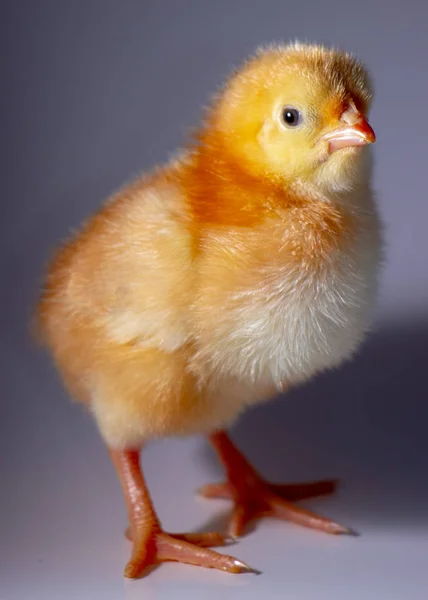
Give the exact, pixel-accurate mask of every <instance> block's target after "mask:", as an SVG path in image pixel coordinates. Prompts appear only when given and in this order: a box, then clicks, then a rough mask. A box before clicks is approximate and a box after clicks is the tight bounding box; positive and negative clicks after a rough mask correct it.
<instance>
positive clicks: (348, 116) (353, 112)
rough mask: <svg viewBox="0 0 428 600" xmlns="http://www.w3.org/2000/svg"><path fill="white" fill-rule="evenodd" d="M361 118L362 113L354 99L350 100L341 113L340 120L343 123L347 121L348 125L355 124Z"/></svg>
mask: <svg viewBox="0 0 428 600" xmlns="http://www.w3.org/2000/svg"><path fill="white" fill-rule="evenodd" d="M360 118H361V114H360V113H359V112H358V110H357V107H356V106H355V104H354V101H353V100H350V101H349V103H348V105H347V107H346V108H345V110H344V111H343V113H342V114H341V115H340V121H341V122H342V123H346V124H347V125H353V124H354V123H356V122H357V121H358V119H360Z"/></svg>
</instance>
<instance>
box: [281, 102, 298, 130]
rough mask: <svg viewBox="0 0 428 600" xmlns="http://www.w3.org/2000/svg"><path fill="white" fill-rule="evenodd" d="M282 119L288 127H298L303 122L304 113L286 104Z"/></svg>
mask: <svg viewBox="0 0 428 600" xmlns="http://www.w3.org/2000/svg"><path fill="white" fill-rule="evenodd" d="M281 119H282V122H283V124H284V125H286V127H296V126H297V125H300V123H301V122H302V113H301V112H300V111H299V110H297V108H293V107H292V106H284V108H283V109H282V113H281Z"/></svg>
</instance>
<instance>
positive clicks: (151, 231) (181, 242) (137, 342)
mask: <svg viewBox="0 0 428 600" xmlns="http://www.w3.org/2000/svg"><path fill="white" fill-rule="evenodd" d="M370 98H371V87H370V83H369V80H368V77H367V74H366V72H365V70H364V69H363V67H362V65H361V64H360V63H359V62H358V60H357V59H356V58H354V57H353V56H351V55H349V54H346V53H343V52H338V51H336V50H330V49H326V48H324V47H321V46H311V45H301V44H293V45H289V46H275V47H270V48H267V49H264V50H262V51H259V52H258V53H257V54H256V55H255V56H254V57H252V58H251V59H250V60H249V61H248V62H247V63H246V64H244V65H243V67H242V68H241V69H240V70H238V71H237V72H236V73H234V74H233V75H232V76H231V77H230V78H229V80H228V81H227V83H226V85H225V86H224V89H223V91H222V92H221V93H220V94H218V95H217V97H216V98H215V100H214V101H213V103H212V105H211V107H210V108H209V110H208V112H207V115H206V119H205V121H204V123H203V125H202V126H201V128H200V130H199V131H198V133H197V135H196V136H195V140H194V141H193V142H192V144H191V145H189V147H188V149H187V150H186V152H184V153H183V154H182V155H180V157H179V158H177V159H175V160H174V161H172V162H171V163H170V164H167V165H166V166H163V167H161V168H159V169H156V170H155V171H153V172H151V173H149V174H147V175H145V176H143V177H141V178H139V179H137V180H136V181H134V182H133V183H132V184H131V185H128V186H126V187H124V189H122V191H120V192H119V193H118V194H116V195H115V196H114V197H113V198H111V199H110V200H109V202H108V203H107V204H106V205H105V206H104V207H103V208H102V209H101V210H100V212H98V214H96V215H95V216H94V217H93V218H91V219H90V220H89V221H88V222H87V223H86V225H85V226H84V227H83V228H82V230H81V231H80V233H78V234H77V235H76V236H75V237H74V238H73V239H72V240H71V241H69V243H67V244H65V246H63V247H62V248H61V249H60V250H59V252H58V253H57V255H56V257H55V258H54V260H53V262H52V264H51V266H50V269H49V272H48V277H47V283H46V287H45V291H44V293H43V296H42V298H41V301H40V305H39V311H38V323H39V328H40V331H41V333H42V336H43V339H44V341H45V343H46V344H47V346H48V347H49V348H50V350H51V352H52V355H53V357H54V360H55V362H56V365H57V367H58V369H59V371H60V373H61V374H62V376H63V379H64V382H65V384H66V386H67V388H68V389H69V391H70V393H71V394H72V396H74V398H75V399H77V400H79V401H80V402H82V403H83V404H85V405H86V406H87V407H89V409H90V410H91V412H92V414H93V416H94V418H95V420H96V422H97V424H98V427H99V430H100V432H101V435H102V437H103V439H104V441H105V443H106V445H107V447H108V450H109V453H110V456H111V459H112V461H113V464H114V466H115V469H116V471H117V475H118V477H119V480H120V483H121V486H122V489H123V493H124V497H125V501H126V506H127V511H128V518H129V525H130V527H129V529H128V535H129V537H130V538H131V540H132V544H133V550H132V555H131V558H130V561H129V562H128V565H127V567H126V570H125V575H126V576H127V577H137V576H139V575H140V574H141V573H142V572H143V571H144V569H146V568H147V567H148V566H150V565H152V564H154V563H156V562H159V561H164V560H175V561H181V562H186V563H192V564H195V565H203V566H206V567H214V568H217V569H222V570H225V571H229V572H235V573H236V572H245V571H251V569H250V567H248V566H247V565H245V564H244V563H242V562H241V561H238V560H236V559H235V558H233V557H231V556H227V555H223V554H219V553H216V552H214V551H213V550H211V549H209V548H208V546H211V545H221V544H223V543H225V542H226V541H227V539H226V538H225V537H223V536H221V535H220V534H217V533H204V534H196V533H194V534H191V533H188V534H179V535H178V534H170V533H166V532H164V531H163V529H162V526H161V523H160V520H159V518H158V516H157V514H156V512H155V509H154V507H153V504H152V501H151V499H150V495H149V492H148V489H147V487H146V484H145V481H144V477H143V475H142V471H141V468H140V463H139V453H140V450H141V448H142V447H143V446H144V445H145V444H147V443H148V442H149V441H150V440H152V439H154V438H159V437H163V436H189V435H193V434H204V435H206V436H208V437H209V439H210V441H211V442H212V444H213V446H214V447H215V449H216V450H217V452H218V454H219V457H220V459H221V461H222V463H223V464H224V466H225V470H226V474H227V480H226V481H225V482H224V483H219V484H210V485H207V486H205V487H204V488H203V490H202V493H203V494H204V495H205V496H207V497H226V498H230V499H232V501H233V502H234V510H233V514H232V518H231V523H230V530H229V532H230V534H231V535H233V536H239V535H240V534H241V533H242V532H243V529H244V527H245V525H246V523H247V522H248V521H249V520H250V519H254V518H256V517H258V516H261V515H266V514H269V515H273V516H276V517H278V518H280V519H289V520H291V521H294V522H296V523H300V524H301V525H305V526H307V527H312V528H315V529H320V530H323V531H325V532H328V533H333V534H338V533H349V532H350V530H348V529H347V528H345V527H344V526H342V525H339V524H338V523H335V522H333V521H331V520H329V519H326V518H324V517H319V516H317V515H315V514H313V513H311V512H309V511H307V510H305V509H303V508H301V507H299V506H297V505H296V504H294V502H295V501H297V500H300V499H303V498H307V497H310V496H316V495H319V494H325V493H329V492H331V491H332V490H333V489H334V482H332V481H319V482H314V483H308V484H288V485H279V484H276V485H274V484H270V483H268V482H267V481H265V480H264V479H262V478H261V476H260V475H259V474H258V473H257V472H256V471H255V470H254V469H253V468H252V467H251V465H250V464H249V463H248V462H247V460H246V459H245V458H244V457H243V455H242V454H241V453H240V452H239V450H238V449H237V448H236V447H235V446H234V445H233V443H232V441H231V440H230V438H229V437H228V436H227V435H226V433H225V432H224V429H225V428H226V427H227V426H229V425H230V424H231V423H233V421H234V420H235V419H236V418H237V417H238V415H239V414H240V413H241V412H242V411H243V410H245V408H246V407H248V406H250V405H252V404H254V403H257V402H262V401H265V400H268V399H269V398H271V397H273V396H276V395H277V394H278V393H279V392H283V391H284V390H286V389H287V388H289V387H290V386H293V385H296V384H298V383H300V382H303V381H305V380H307V379H309V378H310V377H312V376H313V375H315V374H316V373H318V372H320V371H323V370H325V369H328V368H331V367H334V366H336V365H338V364H340V363H341V362H342V361H343V360H345V359H346V358H348V357H350V355H351V354H352V353H353V352H354V350H355V349H356V348H357V347H358V345H359V344H360V342H361V340H362V339H363V337H364V335H365V332H366V331H367V328H368V326H369V323H370V313H371V308H372V305H373V301H374V298H375V292H376V287H377V274H378V264H379V255H380V245H381V236H380V227H379V219H378V216H377V211H376V208H375V205H374V202H373V195H372V192H371V189H370V160H369V153H368V152H367V149H365V148H366V146H367V145H368V144H371V143H372V142H374V140H375V135H374V132H373V130H372V128H371V127H370V125H369V124H368V122H367V114H368V110H369V104H370Z"/></svg>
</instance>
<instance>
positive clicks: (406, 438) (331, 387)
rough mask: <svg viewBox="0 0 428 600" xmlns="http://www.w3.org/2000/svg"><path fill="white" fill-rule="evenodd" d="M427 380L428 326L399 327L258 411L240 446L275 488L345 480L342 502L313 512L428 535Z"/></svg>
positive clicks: (240, 431) (239, 432) (245, 423)
mask: <svg viewBox="0 0 428 600" xmlns="http://www.w3.org/2000/svg"><path fill="white" fill-rule="evenodd" d="M427 371H428V323H426V322H425V323H413V324H407V325H404V324H403V325H396V326H390V327H389V328H385V329H383V330H380V331H378V332H377V333H374V334H372V335H371V337H370V338H369V340H368V341H367V342H366V344H365V345H364V347H363V348H362V350H361V351H360V353H359V354H358V356H357V357H356V358H355V359H354V360H353V361H352V362H349V363H348V364H346V365H345V366H343V367H342V368H341V369H339V370H337V371H335V372H330V373H326V374H323V375H322V376H319V377H317V378H316V379H314V380H313V381H311V382H310V383H309V384H307V385H305V386H302V387H301V388H298V389H295V390H292V391H290V392H289V393H288V394H286V395H284V396H283V397H279V398H278V399H276V400H275V401H273V402H271V403H268V404H266V405H261V406H258V407H257V408H255V409H253V410H251V411H249V412H248V413H247V414H245V415H244V416H243V418H241V420H240V421H239V422H238V423H237V425H236V426H235V427H234V429H233V430H232V436H233V438H234V440H235V441H236V442H237V444H238V445H239V447H240V448H241V449H242V450H243V451H244V452H245V453H246V455H247V456H248V457H249V458H250V459H251V460H252V461H253V463H254V464H255V465H256V467H257V468H258V469H260V471H262V472H263V474H264V475H266V476H267V477H269V478H271V479H274V480H277V481H291V480H303V479H318V478H325V477H339V478H341V480H342V481H343V486H342V488H341V491H340V494H339V497H338V498H335V499H323V500H322V501H321V500H316V501H315V500H314V501H312V502H310V503H309V504H310V505H311V506H315V505H316V506H317V507H318V504H319V503H321V502H322V510H323V512H327V510H328V513H329V514H330V515H332V516H333V515H334V517H335V518H340V519H346V520H347V524H351V525H352V520H354V521H356V522H357V523H358V524H359V526H361V525H362V526H363V527H364V525H365V523H367V522H368V521H370V522H371V523H372V524H376V525H377V526H383V525H386V524H388V525H389V526H394V527H398V526H400V525H402V524H406V525H409V524H412V523H415V525H418V526H421V525H422V524H423V525H426V524H427V523H428V478H427V476H426V473H427V465H428V435H427V428H428V397H427V391H426V390H427V382H426V376H427ZM204 448H205V451H204V452H203V453H202V457H203V458H202V460H204V462H206V463H208V465H209V470H210V471H211V472H213V471H215V473H216V475H215V477H214V479H215V478H217V477H219V474H220V471H219V467H218V463H217V461H216V459H215V457H214V454H213V453H212V452H211V450H210V449H209V448H208V446H207V445H205V446H204ZM207 472H208V473H209V471H208V469H207ZM220 478H221V475H220ZM207 479H208V475H207ZM338 513H339V514H338ZM349 519H351V523H349ZM211 525H212V524H211Z"/></svg>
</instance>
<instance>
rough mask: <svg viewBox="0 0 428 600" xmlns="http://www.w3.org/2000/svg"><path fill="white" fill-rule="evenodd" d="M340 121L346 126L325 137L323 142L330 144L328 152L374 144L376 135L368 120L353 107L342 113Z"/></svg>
mask: <svg viewBox="0 0 428 600" xmlns="http://www.w3.org/2000/svg"><path fill="white" fill-rule="evenodd" d="M340 120H341V121H342V122H343V123H344V124H345V125H344V127H339V128H337V129H334V130H333V131H330V132H329V133H326V134H325V135H323V137H322V138H321V140H323V141H326V142H328V152H329V154H332V153H333V152H335V150H340V148H349V147H351V146H365V145H366V144H373V142H374V141H375V140H376V135H375V132H374V131H373V129H372V128H371V126H370V125H369V123H368V122H367V120H366V119H365V118H364V117H363V116H362V115H361V114H360V113H359V112H358V111H357V110H356V109H355V108H354V107H353V106H351V107H350V108H348V109H347V110H346V111H344V112H343V113H342V116H341V118H340Z"/></svg>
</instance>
